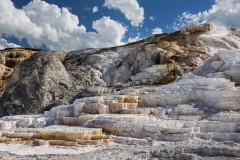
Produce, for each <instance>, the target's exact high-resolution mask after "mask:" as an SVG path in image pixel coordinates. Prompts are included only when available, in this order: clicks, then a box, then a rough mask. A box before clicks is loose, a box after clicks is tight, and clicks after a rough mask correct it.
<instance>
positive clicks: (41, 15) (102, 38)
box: [0, 0, 127, 51]
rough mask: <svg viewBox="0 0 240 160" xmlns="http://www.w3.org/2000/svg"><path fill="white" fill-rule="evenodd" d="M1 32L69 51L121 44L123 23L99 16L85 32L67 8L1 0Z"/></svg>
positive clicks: (35, 2)
mask: <svg viewBox="0 0 240 160" xmlns="http://www.w3.org/2000/svg"><path fill="white" fill-rule="evenodd" d="M0 11H1V12H0V35H1V34H7V35H13V36H15V37H16V38H18V39H22V38H26V40H27V42H28V44H30V45H31V46H32V47H39V46H41V45H42V44H45V45H46V46H47V47H48V48H49V49H51V50H59V51H68V50H76V49H85V48H101V47H111V46H117V45H122V44H123V42H122V38H123V36H124V34H125V32H126V31H127V29H126V27H124V26H123V25H121V24H120V23H118V22H116V21H114V20H112V19H110V17H102V18H101V19H99V20H96V21H94V22H93V24H92V27H93V29H95V30H96V32H86V28H85V26H83V25H79V19H78V17H77V16H76V15H74V14H72V13H71V12H70V11H69V10H68V9H67V8H64V7H63V8H59V7H58V6H57V5H54V4H48V3H46V2H45V1H42V0H33V1H31V2H30V3H29V4H27V5H26V6H24V7H23V8H22V9H17V8H15V7H14V4H13V3H12V1H11V0H1V1H0Z"/></svg>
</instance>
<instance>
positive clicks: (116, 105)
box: [0, 23, 240, 159]
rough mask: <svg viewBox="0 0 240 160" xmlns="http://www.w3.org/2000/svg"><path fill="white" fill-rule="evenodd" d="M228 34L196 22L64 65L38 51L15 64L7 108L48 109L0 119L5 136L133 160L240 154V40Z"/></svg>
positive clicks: (85, 53) (81, 54)
mask: <svg viewBox="0 0 240 160" xmlns="http://www.w3.org/2000/svg"><path fill="white" fill-rule="evenodd" d="M209 30H210V31H209ZM208 31H209V32H208ZM219 33H221V30H220V31H219V30H217V29H216V28H214V26H212V25H211V24H208V23H206V24H202V25H194V26H188V27H184V28H183V29H181V30H180V31H177V32H175V33H171V34H159V35H154V36H152V37H150V38H147V39H145V40H141V41H139V42H134V43H131V44H127V45H124V46H119V47H112V48H104V49H87V50H81V51H72V52H69V53H67V55H66V57H65V58H64V59H63V58H62V60H63V61H61V60H59V58H57V56H56V54H55V53H54V52H51V51H49V52H46V51H42V52H37V53H35V54H34V55H32V56H31V57H30V58H28V59H27V60H25V61H24V62H22V63H21V64H20V65H19V67H18V68H15V69H14V70H15V73H14V74H13V76H12V77H11V79H10V80H9V81H8V83H7V86H6V92H5V93H4V95H3V97H2V98H1V104H2V106H0V109H1V110H0V114H2V115H12V114H32V113H38V115H17V116H7V117H2V118H0V142H2V143H3V144H4V143H13V144H14V143H34V144H36V145H44V146H46V147H47V146H48V145H61V146H67V147H73V146H74V147H76V148H77V147H79V146H82V145H93V146H94V147H96V148H97V147H99V146H101V147H106V148H107V151H106V152H104V153H103V156H106V154H105V153H109V152H110V153H111V154H112V156H113V155H115V154H116V153H119V155H120V152H123V151H124V153H125V152H126V153H129V154H130V155H131V156H128V157H130V159H131V158H135V159H154V158H158V159H203V157H205V158H206V159H208V158H213V159H221V158H222V159H224V158H225V159H226V158H228V159H230V157H231V158H239V157H240V155H239V150H240V146H239V142H240V133H239V132H240V113H239V109H240V106H239V104H240V90H239V81H240V76H239V75H240V72H239V70H240V65H239V64H240V55H239V50H240V42H239V37H238V35H236V34H225V35H222V34H219ZM46 53H48V54H46ZM12 56H13V57H16V55H14V54H13V55H12ZM60 58H61V57H60ZM1 59H4V57H2V58H1ZM50 60H51V63H50V62H49V61H50ZM33 62H34V63H33ZM28 66H31V68H30V69H28V70H27V67H28ZM0 67H1V71H2V72H0V75H2V76H4V74H5V72H6V71H7V70H9V68H7V67H6V66H5V64H3V63H2V65H0ZM189 72H190V73H189ZM33 106H34V107H33ZM112 142H114V143H112ZM110 143H111V144H112V145H109V144H110ZM107 145H109V146H107ZM111 147H112V148H111ZM114 147H115V148H114ZM124 147H125V148H124ZM113 148H114V149H113ZM122 148H124V149H122ZM112 149H113V150H112ZM98 151H99V150H96V152H95V151H94V153H97V154H98V155H99V153H100V151H99V152H98ZM102 151H104V150H103V148H101V152H102ZM86 157H87V156H86ZM91 158H93V157H91V156H90V159H91ZM117 158H119V156H118V157H117ZM88 159H89V157H88ZM108 159H109V157H108Z"/></svg>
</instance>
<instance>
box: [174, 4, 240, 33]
mask: <svg viewBox="0 0 240 160" xmlns="http://www.w3.org/2000/svg"><path fill="white" fill-rule="evenodd" d="M239 19H240V3H239V0H227V1H226V0H215V4H213V5H212V6H211V8H210V9H209V10H206V11H203V12H199V13H198V14H192V13H189V12H184V13H182V15H180V16H178V18H177V20H176V21H175V22H174V29H176V30H177V29H180V28H181V27H183V26H185V25H189V24H197V23H204V22H211V23H213V24H215V25H217V26H225V27H228V28H230V27H231V26H234V27H236V28H240V21H239Z"/></svg>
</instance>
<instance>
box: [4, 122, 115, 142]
mask: <svg viewBox="0 0 240 160" xmlns="http://www.w3.org/2000/svg"><path fill="white" fill-rule="evenodd" d="M0 133H1V134H0V135H1V136H0V142H1V143H6V142H10V143H22V142H24V141H31V142H33V143H35V144H36V145H46V146H48V145H60V146H77V145H78V144H80V145H97V144H110V143H111V142H113V141H114V137H113V136H108V135H105V134H103V133H102V130H101V129H97V128H92V129H91V128H84V127H68V126H60V125H59V126H54V125H52V126H49V127H44V128H36V129H32V128H25V129H21V128H19V129H10V130H5V131H2V132H0Z"/></svg>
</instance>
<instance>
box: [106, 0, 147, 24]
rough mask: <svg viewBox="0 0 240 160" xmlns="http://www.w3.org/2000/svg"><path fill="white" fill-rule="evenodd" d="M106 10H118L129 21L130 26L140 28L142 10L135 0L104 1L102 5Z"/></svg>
mask: <svg viewBox="0 0 240 160" xmlns="http://www.w3.org/2000/svg"><path fill="white" fill-rule="evenodd" d="M103 6H104V7H107V8H108V9H119V10H120V11H121V12H122V13H123V14H124V15H125V17H126V19H127V20H129V21H131V24H132V26H141V24H142V22H143V20H144V9H143V8H142V7H140V6H139V3H138V2H137V0H105V3H104V4H103Z"/></svg>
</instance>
